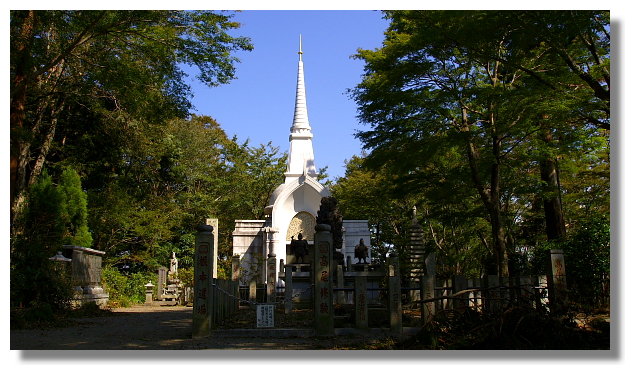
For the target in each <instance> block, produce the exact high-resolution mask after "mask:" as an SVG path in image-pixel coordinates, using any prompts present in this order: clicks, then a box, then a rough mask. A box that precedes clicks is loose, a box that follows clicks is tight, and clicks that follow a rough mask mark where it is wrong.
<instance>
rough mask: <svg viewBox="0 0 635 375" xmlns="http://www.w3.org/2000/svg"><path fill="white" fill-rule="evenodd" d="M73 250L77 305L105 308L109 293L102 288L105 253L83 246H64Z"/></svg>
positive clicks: (72, 267) (72, 266) (72, 269)
mask: <svg viewBox="0 0 635 375" xmlns="http://www.w3.org/2000/svg"><path fill="white" fill-rule="evenodd" d="M62 248H63V249H65V250H72V252H73V255H72V257H71V259H72V260H71V273H72V280H73V285H74V290H75V298H74V299H75V300H74V303H75V304H79V305H81V304H85V303H89V302H94V303H95V304H97V305H98V306H103V305H105V304H106V303H107V302H108V293H106V292H104V289H103V288H102V287H101V258H102V256H104V254H106V253H105V252H103V251H99V250H95V249H91V248H88V247H82V246H73V245H64V246H63V247H62Z"/></svg>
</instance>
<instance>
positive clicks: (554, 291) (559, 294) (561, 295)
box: [547, 249, 567, 312]
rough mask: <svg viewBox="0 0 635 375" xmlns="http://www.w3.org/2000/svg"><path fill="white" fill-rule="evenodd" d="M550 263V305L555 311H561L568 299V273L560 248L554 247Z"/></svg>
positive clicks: (548, 277)
mask: <svg viewBox="0 0 635 375" xmlns="http://www.w3.org/2000/svg"><path fill="white" fill-rule="evenodd" d="M550 263H551V268H550V271H551V272H550V273H549V274H547V285H548V287H549V305H550V306H551V308H552V309H553V311H556V312H559V311H561V310H563V309H564V307H565V306H566V300H567V276H566V275H567V274H566V272H565V268H564V252H563V251H562V250H560V249H552V250H551V254H550Z"/></svg>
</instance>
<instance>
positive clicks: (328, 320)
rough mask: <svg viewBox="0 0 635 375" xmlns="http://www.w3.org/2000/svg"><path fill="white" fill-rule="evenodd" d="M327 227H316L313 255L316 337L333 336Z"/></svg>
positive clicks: (330, 257) (331, 247) (329, 237)
mask: <svg viewBox="0 0 635 375" xmlns="http://www.w3.org/2000/svg"><path fill="white" fill-rule="evenodd" d="M327 228H329V227H328V226H327V225H324V226H322V225H317V226H316V229H317V232H316V233H315V243H316V247H315V248H316V251H314V253H313V284H314V285H315V289H314V295H313V299H314V314H315V332H316V334H317V335H318V336H327V335H333V334H334V332H335V331H334V326H333V322H334V316H333V275H332V274H331V262H332V259H333V236H332V235H331V232H330V231H329V229H327Z"/></svg>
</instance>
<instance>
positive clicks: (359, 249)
mask: <svg viewBox="0 0 635 375" xmlns="http://www.w3.org/2000/svg"><path fill="white" fill-rule="evenodd" d="M355 258H357V259H358V261H357V264H359V263H361V262H362V260H363V261H364V264H366V263H367V262H366V258H368V247H367V246H366V245H364V239H363V238H360V239H359V244H358V245H357V246H355Z"/></svg>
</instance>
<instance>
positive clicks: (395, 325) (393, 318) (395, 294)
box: [388, 254, 402, 335]
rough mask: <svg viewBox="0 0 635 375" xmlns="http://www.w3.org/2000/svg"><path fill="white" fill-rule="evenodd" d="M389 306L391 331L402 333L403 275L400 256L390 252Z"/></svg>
mask: <svg viewBox="0 0 635 375" xmlns="http://www.w3.org/2000/svg"><path fill="white" fill-rule="evenodd" d="M388 308H389V310H390V332H391V333H392V334H394V335H401V333H402V322H401V277H400V275H399V258H398V257H397V255H396V254H390V257H389V258H388Z"/></svg>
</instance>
